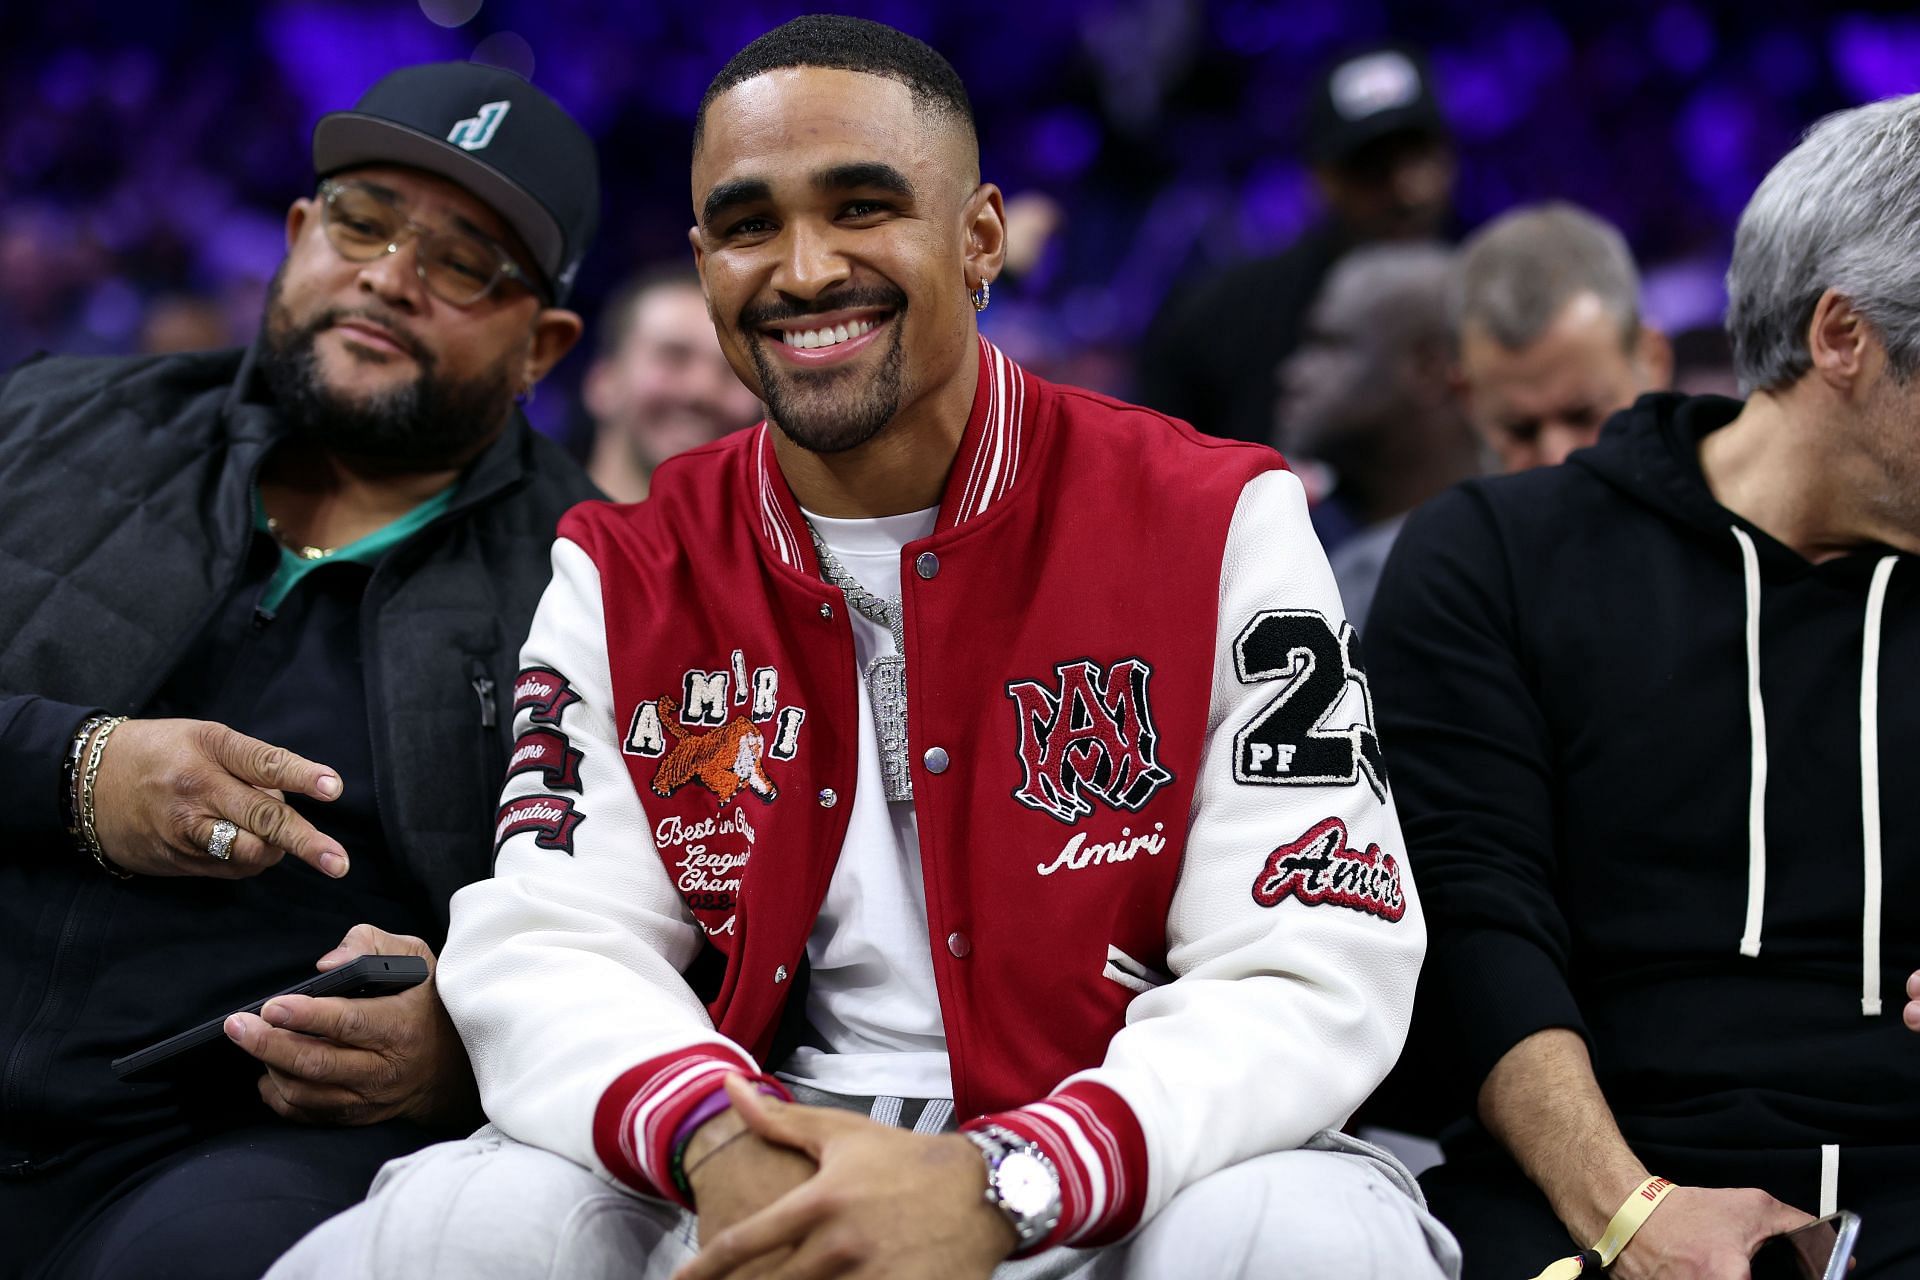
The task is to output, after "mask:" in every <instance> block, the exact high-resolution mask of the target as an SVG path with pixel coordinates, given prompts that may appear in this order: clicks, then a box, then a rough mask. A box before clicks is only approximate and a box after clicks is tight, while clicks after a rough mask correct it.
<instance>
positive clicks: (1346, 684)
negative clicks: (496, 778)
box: [440, 342, 1425, 1246]
mask: <svg viewBox="0 0 1920 1280" xmlns="http://www.w3.org/2000/svg"><path fill="white" fill-rule="evenodd" d="M771 429H772V428H770V427H769V426H766V425H762V426H761V427H758V428H755V429H753V430H751V431H747V432H742V433H740V434H737V435H734V436H732V437H729V438H728V439H726V440H724V441H721V442H719V443H717V444H715V445H712V446H709V447H707V448H704V449H702V450H698V451H696V452H694V453H692V454H687V455H682V456H681V457H680V458H677V459H674V460H672V461H670V462H668V463H667V464H665V465H664V466H663V467H662V468H661V469H660V471H659V473H658V474H657V476H656V478H655V484H654V488H653V491H652V496H651V497H650V498H649V499H648V500H647V501H646V502H645V503H642V504H637V505H634V506H625V507H622V506H614V505H611V504H589V505H586V506H583V507H580V508H576V509H575V511H574V512H573V513H571V514H570V515H569V516H568V517H567V518H566V520H565V521H564V522H563V524H562V526H561V540H560V542H558V543H557V544H556V548H555V552H554V564H555V578H554V582H553V584H552V585H551V586H550V588H549V591H548V595H547V597H546V598H545V599H544V600H543V602H542V604H541V607H540V611H539V614H538V616H537V618H536V621H535V623H534V627H533V632H532V635H531V636H530V638H529V640H528V644H527V647H526V649H525V652H524V655H523V663H524V666H525V668H526V670H525V672H524V673H523V675H522V676H521V678H520V680H519V681H518V682H517V684H516V688H515V700H514V706H515V712H516V715H517V716H519V718H520V719H519V725H518V727H519V729H520V730H521V738H520V740H519V741H520V745H519V747H518V749H517V750H516V751H515V753H514V757H513V763H512V766H511V770H512V772H511V773H510V777H509V781H508V785H507V789H506V794H505V797H504V803H503V804H502V807H501V811H500V816H499V839H500V848H499V857H498V863H497V867H496V876H495V878H494V879H493V880H492V881H488V882H483V883H481V884H477V885H473V886H469V887H468V888H467V889H465V890H463V891H462V892H461V893H460V895H458V896H457V897H456V899H455V902H454V912H453V927H452V930H451V933H450V936H449V940H448V945H447V949H446V956H445V958H444V962H443V964H442V966H441V977H440V983H441V987H442V990H443V992H444V995H445V999H446V1002H447V1005H448V1008H449V1009H450V1010H451V1011H452V1013H453V1016H454V1018H455V1020H456V1022H457V1023H458V1024H459V1025H460V1028H461V1031H462V1034H463V1036H464V1037H465V1039H466V1040H467V1043H468V1045H469V1047H470V1050H471V1052H472V1057H473V1060H474V1065H475V1070H476V1074H477V1075H478V1078H479V1080H480V1084H481V1088H482V1093H483V1097H484V1099H485V1101H486V1103H487V1108H488V1111H489V1114H490V1115H491V1116H492V1117H493V1119H494V1120H495V1121H496V1122H497V1123H499V1124H500V1125H501V1127H502V1128H504V1129H505V1130H506V1131H507V1132H508V1133H510V1134H512V1135H513V1136H515V1137H517V1138H520V1139H521V1140H523V1141H528V1142H532V1143H535V1144H538V1145H541V1146H545V1147H548V1148H550V1149H553V1150H556V1151H558V1152H560V1153H562V1154H564V1155H568V1156H570V1157H572V1158H574V1159H576V1160H578V1161H580V1162H581V1163H583V1164H586V1165H588V1166H589V1167H593V1168H596V1169H598V1170H600V1171H601V1172H603V1173H604V1174H605V1175H606V1176H608V1177H610V1178H612V1179H614V1180H616V1181H618V1182H620V1183H622V1184H623V1185H626V1186H628V1187H630V1188H632V1189H634V1190H637V1191H640V1192H643V1193H647V1194H655V1195H666V1196H674V1194H675V1193H674V1192H673V1190H672V1188H671V1185H670V1182H669V1180H668V1177H667V1174H666V1163H667V1159H668V1151H669V1144H670V1142H671V1138H672V1135H673V1133H674V1130H675V1128H676V1127H677V1125H678V1123H679V1121H680V1119H681V1118H682V1117H684V1116H685V1115H686V1114H687V1112H688V1111H689V1110H690V1109H691V1108H692V1107H693V1106H694V1105H696V1104H697V1103H698V1102H699V1101H700V1100H701V1099H702V1098H703V1097H704V1096H706V1094H708V1093H709V1092H711V1090H712V1089H713V1088H714V1087H715V1085H716V1083H717V1082H718V1081H719V1080H720V1079H721V1078H723V1077H724V1075H726V1074H728V1073H732V1072H740V1071H757V1070H762V1069H767V1070H770V1069H773V1068H775V1067H777V1066H778V1065H779V1063H777V1062H768V1061H767V1056H768V1054H769V1051H770V1049H771V1048H772V1045H773V1040H774V1035H775V1031H776V1029H777V1027H778V1026H779V1024H780V1022H781V1018H782V1015H783V1013H785V1012H786V1006H787V1003H788V999H789V996H790V994H791V993H792V992H793V991H794V990H795V989H796V985H797V984H796V982H795V980H794V979H795V975H797V974H799V973H800V971H801V968H802V966H803V965H804V963H805V958H806V948H807V941H808V937H809V934H810V932H811V930H812V928H813V926H814V920H815V916H816V914H817V913H818V911H819V909H820V905H821V902H822V900H823V898H824V895H825V893H826V890H827V886H828V882H829V880H830V879H831V877H832V875H833V871H834V867H835V863H836V860H837V858H838V855H839V851H840V848H841V844H842V842H843V840H844V838H845V836H846V831H847V818H848V813H849V811H850V809H851V807H852V802H853V799H854V786H855V777H856V774H857V772H858V768H857V765H858V757H857V753H858V751H859V747H860V739H861V733H860V730H861V726H860V724H859V719H858V717H859V711H858V705H859V704H858V690H857V687H856V684H855V681H856V680H858V679H859V678H860V674H859V672H858V671H857V669H856V665H855V656H854V644H853V634H852V628H851V624H850V622H849V620H848V616H847V605H846V603H845V601H844V599H843V597H842V594H841V592H840V591H839V590H838V589H837V588H834V587H832V586H830V585H828V584H826V583H824V582H823V581H822V580H821V578H820V575H819V568H818V565H817V563H816V562H815V559H814V552H813V548H812V545H811V542H810V539H809V538H808V535H807V532H806V526H805V523H804V521H803V518H802V515H801V513H800V511H799V509H798V507H797V506H796V505H795V502H794V499H793V496H792V494H791V492H790V491H789V490H788V488H787V485H786V483H785V481H784V480H783V478H782V477H781V475H780V472H779V468H778V465H777V463H776V461H775V456H774V450H773V448H772V443H771V441H770V439H769V431H770V430H771ZM902 597H903V607H904V630H905V639H906V658H907V664H906V670H907V693H908V706H909V710H908V729H909V734H910V746H909V752H908V758H909V760H910V762H911V766H912V777H913V797H914V798H913V803H914V805H915V807H916V813H917V819H918V829H919V842H920V858H921V867H922V872H923V875H924V880H925V885H926V900H927V917H928V919H927V926H928V938H929V946H930V948H931V951H932V955H933V961H934V973H935V980H936V984H937V987H938V992H939V999H940V1008H941V1014H942V1017H943V1020H944V1024H945V1030H946V1036H947V1048H948V1053H949V1055H950V1061H951V1070H952V1079H953V1086H954V1095H955V1097H954V1102H955V1108H956V1114H958V1115H961V1116H975V1117H979V1116H987V1117H990V1118H992V1119H994V1120H996V1121H997V1122H999V1123H1002V1124H1005V1125H1007V1126H1008V1127H1010V1128H1013V1129H1015V1130H1017V1131H1019V1132H1021V1133H1023V1134H1025V1135H1026V1136H1028V1137H1030V1138H1032V1139H1033V1140H1035V1141H1038V1142H1039V1143H1041V1145H1042V1146H1043V1147H1045V1148H1046V1149H1047V1150H1048V1152H1049V1154H1050V1155H1052V1156H1053V1158H1054V1159H1055V1161H1056V1163H1057V1164H1058V1166H1059V1167H1060V1169H1061V1173H1062V1182H1063V1187H1062V1192H1063V1201H1064V1205H1065V1213H1064V1215H1063V1219H1062V1222H1061V1224H1060V1227H1059V1228H1058V1229H1056V1231H1055V1232H1054V1233H1053V1235H1052V1237H1050V1239H1049V1240H1048V1241H1047V1242H1046V1243H1047V1244H1049V1245H1052V1244H1075V1245H1080V1246H1087V1245H1096V1244H1101V1243H1105V1242H1108V1241H1111V1240H1114V1239H1118V1238H1120V1237H1121V1236H1123V1235H1125V1234H1126V1233H1127V1232H1129V1231H1131V1230H1132V1229H1134V1228H1135V1227H1136V1226H1137V1225H1139V1223H1140V1222H1142V1221H1143V1220H1145V1218H1147V1217H1149V1216H1151V1214H1152V1213H1153V1212H1155V1211H1157V1209H1158V1208H1159V1207H1160V1206H1162V1205H1164V1203H1165V1202H1166V1201H1167V1199H1169V1198H1170V1197H1171V1196H1172V1195H1173V1194H1174V1193H1175V1192H1177V1191H1178V1190H1179V1189H1180V1188H1181V1187H1183V1186H1185V1185H1187V1184H1189V1183H1191V1182H1192V1181H1194V1180H1196V1179H1197V1178H1199V1177H1202V1176H1204V1175H1205V1174H1206V1173H1209V1172H1212V1171H1213V1170H1215V1169H1218V1168H1221V1167H1224V1166H1225V1165H1227V1164H1231V1163H1234V1162H1236V1161H1239V1160H1243V1159H1247V1158H1250V1157H1252V1156H1254V1155H1258V1154H1262V1153H1264V1152H1267V1151H1271V1150H1281V1149H1286V1148H1289V1147H1292V1146H1296V1145H1298V1144H1299V1143H1301V1142H1303V1141H1305V1140H1306V1139H1307V1138H1309V1137H1311V1136H1312V1134H1313V1133H1315V1132H1317V1131H1318V1130H1320V1129H1323V1128H1327V1127H1332V1126H1337V1125H1339V1124H1340V1123H1342V1122H1343V1121H1344V1120H1345V1118H1346V1117H1347V1115H1348V1114H1350V1112H1351V1111H1352V1109H1353V1108H1354V1107H1355V1106H1357V1105H1358V1104H1359V1102H1360V1101H1361V1100H1363V1099H1364V1098H1365V1097H1366V1095H1367V1094H1368V1093H1369V1092H1370V1091H1371V1090H1372V1088H1373V1087H1374V1085H1375V1084H1376V1083H1377V1082H1378V1080H1379V1079H1380V1078H1381V1077H1382V1076H1383V1075H1384V1074H1385V1072H1386V1071H1387V1069H1388V1068H1389V1067H1390V1066H1391V1065H1392V1062H1393V1059H1394V1058H1395V1056H1397V1054H1398V1052H1399V1048H1400V1044H1401V1041H1402V1039H1403V1037H1404V1034H1405V1027H1406V1019H1407V1014H1408V1011H1409V1007H1410V1004H1411V999H1412V993H1413V984H1414V979H1415V976H1416V974H1417V971H1418V967H1419V961H1420V957H1421V954H1422V952H1423V950H1424V943H1425V934H1424V927H1423V925H1422V922H1421V918H1420V913H1419V905H1418V901H1417V898H1416V896H1415V895H1414V892H1413V888H1412V884H1411V882H1410V881H1409V880H1406V879H1405V878H1404V877H1403V875H1402V873H1401V870H1400V867H1401V864H1402V860H1403V853H1402V846H1401V841H1400V834H1399V829H1398V824H1397V821H1396V819H1395V816H1394V813H1393V808H1392V801H1391V795H1390V792H1389V791H1388V789H1387V784H1386V777H1385V773H1384V769H1383V768H1382V767H1381V763H1380V761H1379V755H1378V747H1377V744H1376V742H1375V740H1374V739H1373V737H1372V729H1371V704H1370V699H1369V697H1368V693H1367V689H1366V682H1365V676H1364V674H1363V673H1362V672H1360V671H1359V669H1358V667H1357V665H1356V661H1357V654H1356V652H1355V646H1354V645H1353V644H1352V632H1351V628H1348V627H1346V626H1345V624H1344V621H1343V619H1342V617H1341V612H1340V607H1339V601H1338V596H1337V593H1336V592H1335V590H1334V587H1333V585H1332V580H1331V577H1330V575H1329V574H1328V572H1327V568H1326V563H1325V558H1324V556H1323V555H1322V553H1321V552H1320V549H1319V546H1318V543H1317V542H1316V541H1315V539H1314V537H1313V535H1312V532H1311V530H1310V529H1309V527H1308V524H1307V520H1306V514H1305V506H1304V501H1303V500H1302V498H1301V495H1300V490H1299V485H1298V483H1297V482H1296V481H1295V480H1294V478H1293V477H1292V476H1291V475H1290V474H1289V473H1287V472H1286V471H1285V470H1284V467H1283V464H1281V462H1280V460H1279V458H1278V456H1277V455H1275V454H1274V453H1272V452H1271V451H1270V450H1266V449H1263V448H1258V447H1255V446H1249V445H1244V444H1236V443H1230V442H1226V441H1220V440H1212V439H1208V438H1206V437H1203V436H1200V435H1198V434H1197V433H1194V432H1193V431H1192V430H1191V429H1190V428H1187V427H1186V426H1185V425H1184V424H1180V423H1177V422H1174V421H1172V420H1170V419H1167V418H1164V417H1162V416H1160V415H1158V414H1155V413H1152V412H1150V411H1147V410H1144V409H1139V408H1135V407H1133V406H1129V405H1124V404H1121V403H1118V402H1116V401H1112V400H1109V399H1106V398H1104V397H1101V396H1097V395H1094V394H1092V393H1090V392H1085V391H1081V390H1078V389H1074V388H1067V387H1058V386H1053V385H1050V384H1048V383H1045V382H1043V381H1041V380H1040V379H1037V378H1034V377H1032V376H1031V375H1028V374H1026V373H1025V372H1024V371H1022V370H1021V369H1019V368H1018V366H1016V365H1014V364H1013V363H1012V362H1011V361H1009V360H1007V359H1006V358H1005V357H1004V356H1003V355H1001V354H1000V353H999V352H998V351H997V350H996V349H994V348H993V347H992V346H991V345H990V344H987V343H985V342H982V343H981V346H980V379H979V386H978V390H977V393H976V397H975V403H974V407H973V412H972V415H971V418H970V420H969V422H968V424H967V427H966V431H965V434H964V436H963V438H962V441H961V445H960V449H959V453H958V456H957V458H956V461H955V463H954V467H953V470H952V473H951V475H950V477H949V480H948V484H947V488H946V494H945V497H944V500H943V502H942V505H941V509H940V514H939V518H938V521H937V524H936V527H935V530H934V532H933V534H932V535H931V536H929V537H927V538H925V539H922V540H920V541H917V542H913V543H910V544H908V545H907V546H906V547H905V548H904V550H903V552H902ZM703 954H704V955H705V956H706V961H707V967H709V968H712V967H715V966H718V967H720V968H721V974H722V976H721V977H720V979H719V981H718V986H717V992H715V991H712V990H710V991H709V992H708V997H709V998H707V999H705V1000H702V999H701V997H700V996H697V995H696V994H695V993H694V990H693V988H692V987H691V986H690V985H689V983H688V981H687V979H686V977H685V974H686V973H687V971H688V970H689V969H690V968H691V967H692V966H693V965H694V964H695V962H696V960H699V959H700V958H701V957H702V955H703Z"/></svg>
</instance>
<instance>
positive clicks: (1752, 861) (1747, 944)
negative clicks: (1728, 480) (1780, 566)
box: [1733, 525, 1767, 956]
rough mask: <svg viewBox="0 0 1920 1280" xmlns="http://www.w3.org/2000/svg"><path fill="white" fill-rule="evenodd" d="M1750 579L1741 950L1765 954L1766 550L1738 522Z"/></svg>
mask: <svg viewBox="0 0 1920 1280" xmlns="http://www.w3.org/2000/svg"><path fill="white" fill-rule="evenodd" d="M1733 536H1734V538H1735V539H1736V540H1737V541H1738V542H1739V543H1740V562H1741V565H1742V567H1743V568H1744V569H1745V578H1746V585H1747V721H1748V736H1749V737H1750V738H1751V739H1752V750H1753V767H1752V770H1751V772H1750V775H1749V776H1750V777H1751V779H1752V780H1751V781H1750V782H1749V783H1748V789H1747V925H1746V929H1745V931H1743V932H1742V933H1741V935H1740V954H1741V955H1743V956H1757V955H1759V954H1760V915H1761V912H1762V911H1763V910H1764V909H1765V907H1766V902H1767V708H1766V706H1765V704H1764V703H1762V702H1761V701H1760V553H1759V552H1758V551H1756V550H1754V546H1753V539H1752V538H1750V537H1748V536H1747V531H1746V530H1745V529H1742V528H1740V527H1739V526H1737V525H1736V526H1734V529H1733Z"/></svg>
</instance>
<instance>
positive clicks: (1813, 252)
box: [1727, 94, 1920, 394]
mask: <svg viewBox="0 0 1920 1280" xmlns="http://www.w3.org/2000/svg"><path fill="white" fill-rule="evenodd" d="M1828 289H1835V290H1838V291H1839V292H1840V293H1842V294H1844V295H1845V296H1846V298H1847V299H1848V301H1850V302H1852V303H1853V306H1854V309H1855V310H1857V311H1858V312H1859V313H1860V314H1861V315H1862V316H1864V317H1865V318H1866V320H1867V323H1868V324H1869V325H1870V326H1872V328H1873V330H1874V332H1875V333H1877V334H1878V335H1879V337H1880V340H1881V342H1883V343H1884V344H1885V345H1886V349H1887V365H1888V368H1889V369H1890V370H1891V371H1892V373H1893V375H1894V377H1895V378H1897V379H1899V380H1900V381H1902V382H1905V381H1907V380H1908V379H1910V378H1911V377H1912V376H1913V374H1914V372H1915V371H1916V370H1917V369H1920V94H1909V95H1908V96H1906V97H1901V98H1886V99H1883V100H1882V101H1880V102H1874V103H1869V104H1868V105H1866V106H1864V107H1855V108H1854V109H1853V110H1851V111H1841V112H1837V113H1835V114H1834V115H1830V116H1828V117H1827V118H1826V119H1824V120H1822V121H1820V122H1819V123H1818V124H1816V125H1814V127H1813V128H1812V129H1810V130H1808V132H1807V135H1806V137H1805V138H1803V139H1801V141H1800V145H1798V146H1796V147H1795V148H1794V149H1793V150H1792V151H1789V152H1788V153H1787V154H1786V156H1785V157H1784V158H1783V159H1781V161H1780V163H1778V164H1776V165H1774V166H1773V170H1772V171H1771V172H1770V173H1768V174H1767V176H1766V177H1765V178H1764V179H1762V180H1761V183H1760V187H1759V189H1758V190H1756V191H1755V192H1754V193H1753V199H1752V200H1749V201H1748V202H1747V208H1746V211H1745V212H1744V213H1742V214H1741V215H1740V225H1739V228H1738V229H1737V230H1736V231H1735V232H1734V237H1733V261H1732V263H1731V264H1730V265H1729V266H1728V267H1727V337H1728V338H1729V339H1731V340H1732V343H1733V371H1734V375H1735V376H1736V377H1737V378H1738V379H1739V380H1740V389H1741V391H1743V392H1745V393H1748V394H1751V393H1753V392H1755V391H1776V390H1779V389H1781V388H1783V387H1787V386H1790V385H1792V384H1793V383H1795V382H1797V381H1799V379H1800V377H1801V376H1802V375H1803V374H1805V373H1806V372H1807V371H1808V370H1809V369H1811V368H1812V367H1813V353H1812V351H1810V350H1809V349H1808V346H1807V326H1808V325H1809V324H1810V323H1812V321H1813V309H1814V307H1815V306H1816V305H1817V304H1818V303H1819V301H1820V295H1821V294H1823V293H1825V292H1826V291H1827V290H1828Z"/></svg>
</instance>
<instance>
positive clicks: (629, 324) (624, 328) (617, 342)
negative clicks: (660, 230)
mask: <svg viewBox="0 0 1920 1280" xmlns="http://www.w3.org/2000/svg"><path fill="white" fill-rule="evenodd" d="M655 289H692V290H693V291H694V292H695V293H704V289H703V288H702V286H701V284H700V273H699V272H698V271H695V270H694V269H693V264H692V263H690V262H661V263H656V264H654V265H653V266H650V267H642V268H641V269H640V270H639V271H637V272H635V273H634V274H633V275H631V276H628V277H627V278H626V279H625V280H623V281H621V282H620V285H619V287H617V288H616V289H614V291H613V292H612V293H610V294H608V295H607V300H606V301H605V302H604V303H602V304H601V305H600V314H599V316H598V317H597V318H596V321H595V324H594V330H595V336H594V344H593V354H594V358H595V359H605V358H607V357H609V356H617V355H619V354H620V349H621V348H622V347H624V346H626V345H627V339H628V337H630V336H631V335H632V333H633V327H634V325H635V324H636V323H637V322H638V320H639V311H640V300H641V299H642V298H644V297H646V296H647V295H648V294H650V293H652V292H653V291H654V290H655Z"/></svg>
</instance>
